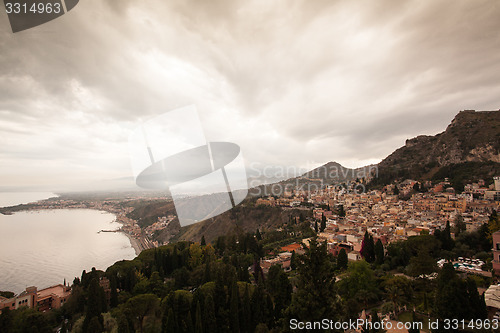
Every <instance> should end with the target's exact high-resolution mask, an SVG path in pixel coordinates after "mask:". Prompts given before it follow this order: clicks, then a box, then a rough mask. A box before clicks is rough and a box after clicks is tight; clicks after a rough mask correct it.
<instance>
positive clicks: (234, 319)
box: [229, 281, 240, 332]
mask: <svg viewBox="0 0 500 333" xmlns="http://www.w3.org/2000/svg"><path fill="white" fill-rule="evenodd" d="M239 300H240V295H239V294H238V285H237V284H236V281H234V282H233V283H232V286H231V300H230V302H229V303H230V304H229V316H230V317H229V322H230V324H231V332H239V331H240V322H239V310H238V309H239V304H238V303H239Z"/></svg>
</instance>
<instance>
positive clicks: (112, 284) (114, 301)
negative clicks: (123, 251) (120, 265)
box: [109, 274, 118, 308]
mask: <svg viewBox="0 0 500 333" xmlns="http://www.w3.org/2000/svg"><path fill="white" fill-rule="evenodd" d="M109 288H110V289H111V292H110V298H109V305H110V306H111V307H112V308H114V307H116V306H117V305H118V291H117V286H116V276H115V275H114V274H113V275H111V278H110V279H109Z"/></svg>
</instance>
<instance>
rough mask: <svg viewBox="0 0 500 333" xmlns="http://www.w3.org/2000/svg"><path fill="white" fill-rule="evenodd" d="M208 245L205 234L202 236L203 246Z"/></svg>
mask: <svg viewBox="0 0 500 333" xmlns="http://www.w3.org/2000/svg"><path fill="white" fill-rule="evenodd" d="M205 245H207V242H206V241H205V235H202V236H201V246H205Z"/></svg>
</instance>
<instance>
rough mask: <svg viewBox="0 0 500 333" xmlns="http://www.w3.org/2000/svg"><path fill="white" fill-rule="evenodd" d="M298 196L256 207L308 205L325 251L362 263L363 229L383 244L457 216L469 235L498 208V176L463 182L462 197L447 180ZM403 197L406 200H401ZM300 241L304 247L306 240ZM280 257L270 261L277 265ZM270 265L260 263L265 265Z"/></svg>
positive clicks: (269, 199)
mask: <svg viewBox="0 0 500 333" xmlns="http://www.w3.org/2000/svg"><path fill="white" fill-rule="evenodd" d="M395 186H397V187H398V189H397V190H395V188H394V187H395ZM422 187H425V188H426V189H428V191H426V192H425V193H423V192H420V191H418V190H416V189H421V188H422ZM297 193H298V192H294V191H288V192H286V196H287V197H286V198H285V199H287V200H288V201H286V200H285V201H284V200H283V199H282V198H281V197H280V198H275V197H267V198H260V199H258V200H257V202H256V204H257V205H271V206H275V205H276V206H278V205H279V206H282V205H283V204H284V203H286V202H290V207H292V206H296V205H297V204H296V203H297V202H299V205H301V204H302V203H307V204H306V205H301V206H303V207H304V208H306V207H307V209H308V210H312V218H310V219H309V221H310V223H311V227H314V226H315V225H316V224H317V225H319V224H320V223H321V220H322V219H326V228H325V229H324V230H321V232H319V233H318V239H319V240H320V241H326V242H327V244H328V249H329V251H330V252H331V253H333V254H334V255H337V254H338V252H339V251H340V250H341V249H342V248H343V249H345V250H346V252H347V253H348V259H349V260H360V259H361V255H360V253H359V251H360V250H361V244H362V241H363V237H364V233H365V232H366V231H367V230H368V231H369V232H370V233H371V234H372V235H373V238H374V241H375V242H376V241H377V240H379V239H380V241H381V242H382V244H384V245H386V244H388V243H391V242H395V241H399V240H405V239H407V238H408V237H410V236H416V235H421V234H432V233H433V232H434V230H436V229H443V228H444V227H445V225H446V223H447V222H449V223H450V225H451V226H452V227H453V226H454V222H455V221H456V220H457V219H458V218H459V217H460V218H461V220H462V221H463V222H464V223H465V227H466V230H467V231H473V230H475V229H477V228H478V227H480V226H481V225H482V224H484V223H487V222H488V219H489V215H490V214H491V212H492V211H493V210H497V211H498V210H499V209H500V197H499V194H500V177H495V178H494V184H493V185H492V186H490V187H486V186H485V182H484V181H479V182H478V183H473V184H467V185H466V186H465V190H464V191H463V192H462V193H461V194H456V193H455V191H454V189H453V188H452V187H451V185H450V183H449V182H448V181H447V180H445V181H444V182H440V183H438V184H434V185H432V184H430V183H427V184H420V183H418V182H417V181H414V180H406V181H404V182H402V183H400V184H398V185H388V186H386V187H385V188H384V189H382V190H380V191H378V190H377V191H370V192H367V193H355V192H353V191H348V190H346V189H340V190H339V189H338V188H336V187H334V186H329V187H327V188H326V189H323V190H321V191H320V192H318V191H317V192H314V193H308V194H307V195H304V193H303V192H301V193H300V194H297ZM395 193H398V194H397V195H396V194H395ZM402 197H406V198H405V200H403V199H401V198H402ZM292 202H293V205H292V204H291V203H292ZM339 206H342V207H343V210H344V212H345V216H342V217H341V216H338V215H337V214H336V213H335V211H337V212H338V208H339ZM335 208H336V209H335ZM498 237H499V242H498V243H499V244H498V251H499V252H498V254H496V255H495V261H496V262H497V265H498V271H499V273H500V233H499V236H498ZM303 243H305V244H306V245H307V239H306V240H303ZM283 252H287V251H286V250H283ZM288 252H291V251H288ZM282 257H283V256H278V257H276V258H273V259H269V260H270V262H272V260H275V261H279V262H281V261H280V260H281V259H280V258H282ZM495 261H494V265H495ZM268 264H269V263H266V262H264V263H263V265H266V266H267V265H268ZM285 266H286V265H283V267H285Z"/></svg>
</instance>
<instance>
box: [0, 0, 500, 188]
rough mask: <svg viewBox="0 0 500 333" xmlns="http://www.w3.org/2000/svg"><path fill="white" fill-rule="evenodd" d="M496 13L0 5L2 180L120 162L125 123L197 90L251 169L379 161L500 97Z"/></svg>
mask: <svg viewBox="0 0 500 333" xmlns="http://www.w3.org/2000/svg"><path fill="white" fill-rule="evenodd" d="M499 18H500V1H498V0H492V1H480V0H477V1H476V0H475V1H470V0H466V1H457V0H449V1H436V0H434V1H421V0H415V1H398V0H391V1H379V0H377V1H326V0H325V1H306V0H304V1H292V0H286V1H265V0H261V1H245V2H243V1H242V2H240V1H234V0H227V1H213V0H212V1H201V0H197V1H186V0H177V1H163V0H151V1H124V0H84V1H80V3H79V4H78V6H77V7H75V8H74V9H73V10H72V11H70V12H69V13H68V14H66V15H64V16H62V17H60V18H58V19H56V20H54V21H51V22H49V23H47V24H44V25H42V26H39V27H35V28H32V29H29V30H26V31H23V32H19V33H16V34H13V33H12V31H11V29H10V26H9V22H8V18H7V15H6V14H5V12H4V11H3V10H2V12H0V189H1V188H4V189H5V188H7V187H25V186H33V187H37V188H43V189H48V190H54V189H59V188H63V187H64V188H74V189H80V188H82V189H83V188H84V187H85V186H84V185H85V184H87V185H88V184H90V183H92V182H101V181H102V180H112V179H116V178H121V177H130V176H131V175H132V173H131V168H130V161H129V156H128V154H129V152H128V144H127V140H128V136H129V134H130V132H131V130H132V129H134V128H135V127H137V126H138V125H139V124H140V123H141V122H142V121H145V120H147V119H150V118H151V117H154V116H155V115H159V114H162V113H164V112H166V111H169V110H172V109H175V108H179V107H183V106H186V105H191V104H195V105H196V106H197V108H198V111H199V114H200V117H201V119H202V124H203V127H204V129H205V134H206V137H207V139H209V140H215V141H224V140H226V141H230V142H235V143H238V144H239V145H240V146H241V148H242V152H243V156H244V157H245V160H246V163H247V166H248V168H249V169H256V168H262V167H264V166H294V167H297V168H303V169H311V168H313V167H316V166H318V165H321V164H323V163H326V162H328V161H337V162H339V163H341V164H343V165H345V166H348V167H358V166H363V165H367V164H370V163H377V162H379V161H380V160H381V159H383V158H384V157H386V156H387V155H388V154H390V153H391V152H392V151H394V150H395V149H396V148H398V147H400V146H402V145H404V142H405V140H406V139H407V138H411V137H414V136H417V135H420V134H430V135H433V134H436V133H439V132H441V131H443V130H444V129H445V128H446V126H447V125H448V124H449V123H450V121H451V120H452V119H453V117H454V115H455V114H456V113H458V111H460V110H463V109H475V110H496V109H499V108H500V79H499V78H500V65H499V64H500V19H499ZM252 172H255V170H253V171H252ZM105 183H106V182H101V185H102V184H105Z"/></svg>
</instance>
